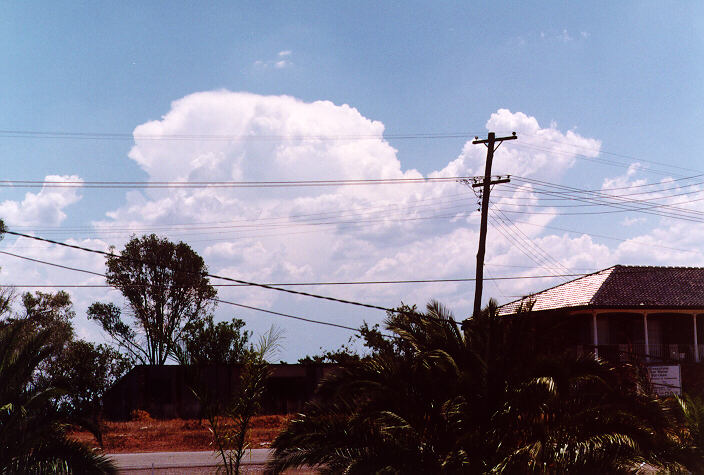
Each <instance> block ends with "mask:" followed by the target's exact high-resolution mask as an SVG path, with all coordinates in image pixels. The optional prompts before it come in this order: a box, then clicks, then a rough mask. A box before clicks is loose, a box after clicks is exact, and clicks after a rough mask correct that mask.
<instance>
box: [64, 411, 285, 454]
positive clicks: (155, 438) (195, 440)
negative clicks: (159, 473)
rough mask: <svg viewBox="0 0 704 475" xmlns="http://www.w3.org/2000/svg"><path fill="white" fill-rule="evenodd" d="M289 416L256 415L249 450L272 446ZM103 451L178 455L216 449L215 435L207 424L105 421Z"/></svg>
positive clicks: (79, 436) (80, 434)
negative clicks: (185, 452)
mask: <svg viewBox="0 0 704 475" xmlns="http://www.w3.org/2000/svg"><path fill="white" fill-rule="evenodd" d="M288 418H289V416H283V415H267V416H257V417H255V418H254V420H253V424H252V430H251V431H250V435H249V445H250V448H255V449H256V448H265V447H269V445H270V444H271V442H272V441H273V440H274V439H275V438H276V436H277V435H278V433H279V432H280V431H281V429H282V428H283V426H284V424H285V423H286V421H287V420H288ZM102 427H103V450H104V451H105V452H108V453H128V452H178V451H187V450H213V448H214V447H213V445H212V435H211V433H210V429H209V428H208V423H207V421H205V420H203V421H199V420H197V419H195V420H184V419H169V420H157V419H152V418H150V417H149V416H148V415H144V414H141V415H138V417H137V418H136V419H135V420H132V421H129V422H107V421H105V422H103V424H102ZM69 436H70V437H71V438H73V439H75V440H78V441H80V442H84V443H86V444H88V445H90V446H92V447H97V446H98V443H97V441H96V440H95V437H93V435H92V434H90V433H89V432H85V431H79V430H74V431H72V432H70V433H69Z"/></svg>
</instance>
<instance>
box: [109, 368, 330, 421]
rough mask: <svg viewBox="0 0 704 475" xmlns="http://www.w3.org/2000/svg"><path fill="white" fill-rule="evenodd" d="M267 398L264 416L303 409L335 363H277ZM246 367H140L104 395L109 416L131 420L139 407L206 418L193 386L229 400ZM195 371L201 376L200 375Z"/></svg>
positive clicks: (157, 412) (160, 415)
mask: <svg viewBox="0 0 704 475" xmlns="http://www.w3.org/2000/svg"><path fill="white" fill-rule="evenodd" d="M270 368H271V376H270V377H269V379H268V380H267V390H266V393H265V396H264V401H263V413H264V414H287V413H291V412H297V411H300V410H301V408H302V407H303V405H304V404H305V403H306V402H307V401H309V400H311V399H312V397H313V394H314V392H315V388H316V387H317V386H318V383H319V382H320V380H321V379H322V378H323V377H325V376H327V375H328V374H330V373H331V372H332V371H334V369H335V366H334V365H329V364H273V365H270ZM240 371H241V367H240V366H239V365H232V366H225V365H223V366H207V367H200V368H198V369H197V372H194V370H193V368H187V367H183V366H179V365H166V366H143V365H140V366H136V367H134V368H133V369H132V370H131V371H130V372H129V373H127V374H126V375H125V376H124V377H122V378H121V379H120V380H119V381H118V382H117V383H115V385H114V386H113V387H112V388H110V390H108V391H107V393H106V394H105V396H104V397H103V408H104V411H103V414H104V417H105V418H106V419H108V420H127V419H129V418H130V414H131V413H132V412H133V411H135V410H143V411H147V412H148V413H149V414H150V415H151V416H152V417H155V418H159V419H171V418H182V419H195V418H199V417H201V415H202V414H201V404H200V402H199V401H198V399H197V398H196V397H195V395H194V394H193V391H192V390H191V387H192V386H193V382H194V380H195V379H197V381H198V382H199V384H201V385H205V386H206V387H207V388H208V392H209V393H210V394H215V395H216V397H217V399H218V402H220V403H226V402H227V401H228V400H229V399H230V398H231V397H232V395H233V394H234V393H235V391H236V390H237V387H238V384H239V378H240ZM194 374H195V375H196V376H194Z"/></svg>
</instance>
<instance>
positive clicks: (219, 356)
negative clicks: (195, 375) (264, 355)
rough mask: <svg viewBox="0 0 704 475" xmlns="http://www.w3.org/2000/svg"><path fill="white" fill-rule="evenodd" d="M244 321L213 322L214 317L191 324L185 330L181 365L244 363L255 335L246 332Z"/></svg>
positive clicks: (180, 353)
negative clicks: (252, 336) (250, 341)
mask: <svg viewBox="0 0 704 475" xmlns="http://www.w3.org/2000/svg"><path fill="white" fill-rule="evenodd" d="M244 325H245V323H244V321H242V320H240V319H238V318H233V319H232V320H231V321H229V322H218V323H217V324H215V323H214V322H213V317H212V315H208V316H207V317H205V318H202V319H200V320H195V321H193V322H190V323H189V324H188V325H186V327H185V328H184V332H183V338H182V342H181V345H180V346H179V348H178V350H179V351H178V356H177V358H178V360H179V362H180V363H181V364H195V365H231V364H236V363H242V362H243V361H246V360H247V359H248V358H249V357H250V353H251V352H252V348H251V345H250V344H249V338H250V336H251V334H252V333H251V332H248V331H246V330H244V331H243V330H242V328H243V327H244Z"/></svg>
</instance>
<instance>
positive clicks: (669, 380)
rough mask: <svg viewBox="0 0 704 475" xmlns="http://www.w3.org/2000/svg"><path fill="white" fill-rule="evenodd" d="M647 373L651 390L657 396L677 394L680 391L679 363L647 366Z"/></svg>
mask: <svg viewBox="0 0 704 475" xmlns="http://www.w3.org/2000/svg"><path fill="white" fill-rule="evenodd" d="M648 374H649V376H650V384H652V385H653V391H654V392H655V394H657V395H658V396H671V395H672V394H675V395H678V396H679V395H680V394H681V393H682V377H681V372H680V365H653V366H648Z"/></svg>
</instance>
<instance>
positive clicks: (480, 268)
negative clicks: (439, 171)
mask: <svg viewBox="0 0 704 475" xmlns="http://www.w3.org/2000/svg"><path fill="white" fill-rule="evenodd" d="M517 138H518V136H516V132H513V134H512V135H510V136H508V137H498V138H497V137H496V134H495V133H494V132H489V136H488V138H486V139H482V140H479V137H475V138H474V141H472V143H473V144H475V145H477V144H484V145H486V166H485V169H484V179H483V180H482V182H481V183H473V184H472V185H471V186H472V188H478V187H482V204H481V212H482V220H481V224H480V226H479V248H478V249H477V272H476V275H475V278H476V280H475V289H474V311H473V313H472V315H473V316H477V315H479V312H481V308H482V289H483V284H484V254H485V253H486V232H487V220H488V214H489V194H490V193H491V186H492V185H495V184H499V183H508V182H510V181H511V179H510V177H506V178H502V177H500V176H499V177H497V179H496V180H492V177H491V164H492V161H493V160H494V152H495V151H496V149H497V148H499V145H501V144H502V143H503V142H504V141H505V140H516V139H517ZM467 184H468V183H467Z"/></svg>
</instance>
